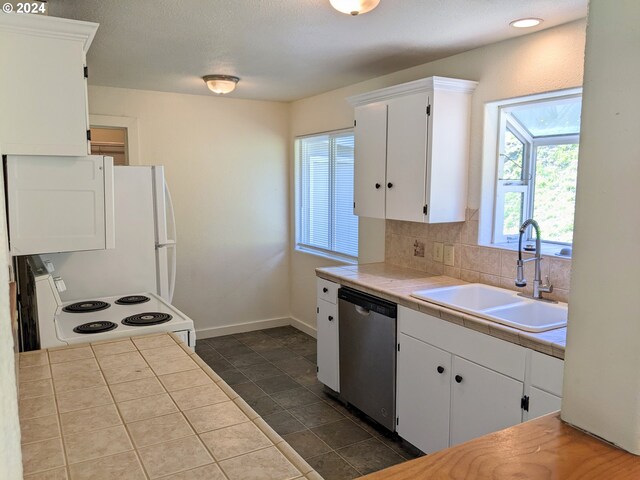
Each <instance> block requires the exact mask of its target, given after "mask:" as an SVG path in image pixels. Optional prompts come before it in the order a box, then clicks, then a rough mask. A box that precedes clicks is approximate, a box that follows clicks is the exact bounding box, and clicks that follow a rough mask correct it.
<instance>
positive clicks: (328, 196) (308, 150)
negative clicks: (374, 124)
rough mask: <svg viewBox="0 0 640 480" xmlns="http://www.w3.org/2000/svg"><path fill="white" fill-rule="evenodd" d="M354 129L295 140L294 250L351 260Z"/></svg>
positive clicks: (355, 231) (354, 242)
mask: <svg viewBox="0 0 640 480" xmlns="http://www.w3.org/2000/svg"><path fill="white" fill-rule="evenodd" d="M353 147H354V140H353V131H351V130H350V131H340V132H334V133H327V134H322V135H314V136H309V137H302V138H298V139H297V140H296V162H297V173H296V248H297V249H299V250H313V251H317V252H318V253H324V254H329V255H331V254H334V255H335V254H337V255H339V256H345V257H349V258H350V259H355V258H357V257H358V217H356V216H355V215H354V214H353Z"/></svg>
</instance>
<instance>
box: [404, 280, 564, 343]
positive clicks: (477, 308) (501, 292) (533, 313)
mask: <svg viewBox="0 0 640 480" xmlns="http://www.w3.org/2000/svg"><path fill="white" fill-rule="evenodd" d="M411 296H412V297H415V298H418V299H420V300H426V301H427V302H431V303H436V304H438V305H442V306H445V307H449V308H451V309H453V310H458V311H461V312H465V313H469V314H471V315H476V316H478V317H482V318H486V319H487V320H491V321H493V322H497V323H501V324H503V325H508V326H510V327H513V328H517V329H519V330H524V331H526V332H544V331H547V330H553V329H555V328H561V327H565V326H566V325H567V305H566V304H565V303H558V304H554V303H546V302H543V301H540V300H533V299H528V298H525V297H521V296H519V295H518V294H517V292H512V291H511V290H506V289H504V288H498V287H492V286H490V285H483V284H480V283H470V284H467V285H458V286H455V287H443V288H431V289H427V290H418V291H416V292H413V293H412V294H411Z"/></svg>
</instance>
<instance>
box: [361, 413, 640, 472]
mask: <svg viewBox="0 0 640 480" xmlns="http://www.w3.org/2000/svg"><path fill="white" fill-rule="evenodd" d="M361 478H362V480H364V479H366V480H419V479H425V480H426V479H428V480H445V479H446V480H458V479H460V480H461V479H465V480H471V479H473V480H485V479H486V480H543V479H544V480H546V479H549V480H551V479H553V480H596V479H597V480H624V479H629V480H631V479H635V480H637V479H640V457H637V456H635V455H632V454H630V453H627V452H625V451H624V450H620V449H618V448H616V447H614V446H612V445H610V444H608V443H605V442H603V441H601V440H599V439H597V438H595V437H592V436H590V435H588V434H586V433H584V432H582V431H580V430H577V429H575V428H573V427H571V426H569V425H567V424H566V423H564V422H562V420H560V414H559V413H554V414H551V415H547V416H545V417H541V418H538V419H536V420H532V421H530V422H526V423H522V424H520V425H516V426H515V427H511V428H508V429H506V430H502V431H500V432H496V433H492V434H489V435H485V436H483V437H480V438H477V439H475V440H471V441H470V442H467V443H464V444H462V445H458V446H456V447H451V448H448V449H446V450H441V451H439V452H436V453H433V454H431V455H427V456H425V457H421V458H418V459H416V460H412V461H410V462H407V463H403V464H400V465H397V466H395V467H391V468H388V469H386V470H382V471H380V472H376V473H373V474H371V475H367V476H365V477H361Z"/></svg>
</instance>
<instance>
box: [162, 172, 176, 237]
mask: <svg viewBox="0 0 640 480" xmlns="http://www.w3.org/2000/svg"><path fill="white" fill-rule="evenodd" d="M164 191H165V193H166V195H167V204H166V205H167V211H166V215H167V222H166V224H167V244H169V245H175V244H176V243H177V241H178V237H177V233H176V215H175V212H174V210H173V200H172V198H171V191H170V190H169V187H168V186H167V184H166V183H165V185H164Z"/></svg>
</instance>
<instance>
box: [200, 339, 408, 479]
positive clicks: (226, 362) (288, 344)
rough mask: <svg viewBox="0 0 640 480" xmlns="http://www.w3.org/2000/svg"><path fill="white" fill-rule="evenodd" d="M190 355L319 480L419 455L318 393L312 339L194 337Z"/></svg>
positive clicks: (358, 473) (321, 390)
mask: <svg viewBox="0 0 640 480" xmlns="http://www.w3.org/2000/svg"><path fill="white" fill-rule="evenodd" d="M196 352H197V353H198V355H200V357H202V359H203V360H204V361H205V362H207V363H208V364H209V365H210V366H211V368H213V369H214V370H215V371H216V373H217V374H218V375H220V376H221V377H222V378H223V379H224V380H225V381H226V382H227V383H228V384H229V385H231V386H232V387H233V389H234V390H235V391H236V392H238V394H239V395H240V396H241V397H242V398H244V400H245V401H246V402H247V403H248V404H249V405H251V406H252V407H253V408H254V410H255V411H256V412H257V413H258V414H260V415H261V416H262V418H264V420H265V421H266V422H267V423H268V424H269V425H271V427H272V428H273V429H274V430H275V431H276V432H278V433H279V434H280V435H281V436H282V437H283V438H284V439H285V440H286V441H287V442H288V443H289V444H290V445H291V446H292V447H293V448H294V449H295V450H296V451H297V452H298V453H299V454H300V455H301V456H302V457H303V458H304V459H305V460H307V462H309V464H310V465H311V466H312V467H313V468H315V469H316V471H317V472H318V473H319V474H320V475H322V476H323V477H324V478H325V479H326V480H346V479H352V478H357V477H359V476H361V475H366V474H368V473H371V472H375V471H377V470H381V469H383V468H387V467H390V466H392V465H395V464H397V463H401V462H404V461H406V460H408V459H412V458H415V457H416V456H418V455H420V452H419V451H417V450H416V449H415V448H413V447H412V446H411V445H409V444H407V443H405V442H403V441H402V440H400V439H399V438H398V437H397V436H394V435H391V434H389V433H388V432H386V431H385V430H384V429H383V428H381V427H379V426H377V425H376V424H375V423H374V422H373V421H370V420H369V419H367V418H366V417H365V416H364V415H362V414H361V413H360V412H358V411H356V410H355V409H353V408H351V407H349V408H347V407H345V406H344V405H343V404H342V403H341V402H339V401H337V400H336V399H334V398H333V397H332V396H331V395H329V394H327V393H326V392H325V389H324V386H323V385H322V384H321V383H319V382H318V381H317V379H316V341H315V339H314V338H312V337H310V336H309V335H306V334H305V333H303V332H301V331H299V330H297V329H295V328H293V327H278V328H271V329H267V330H260V331H256V332H248V333H240V334H237V335H228V336H225V337H216V338H209V339H203V340H198V341H197V345H196Z"/></svg>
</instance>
